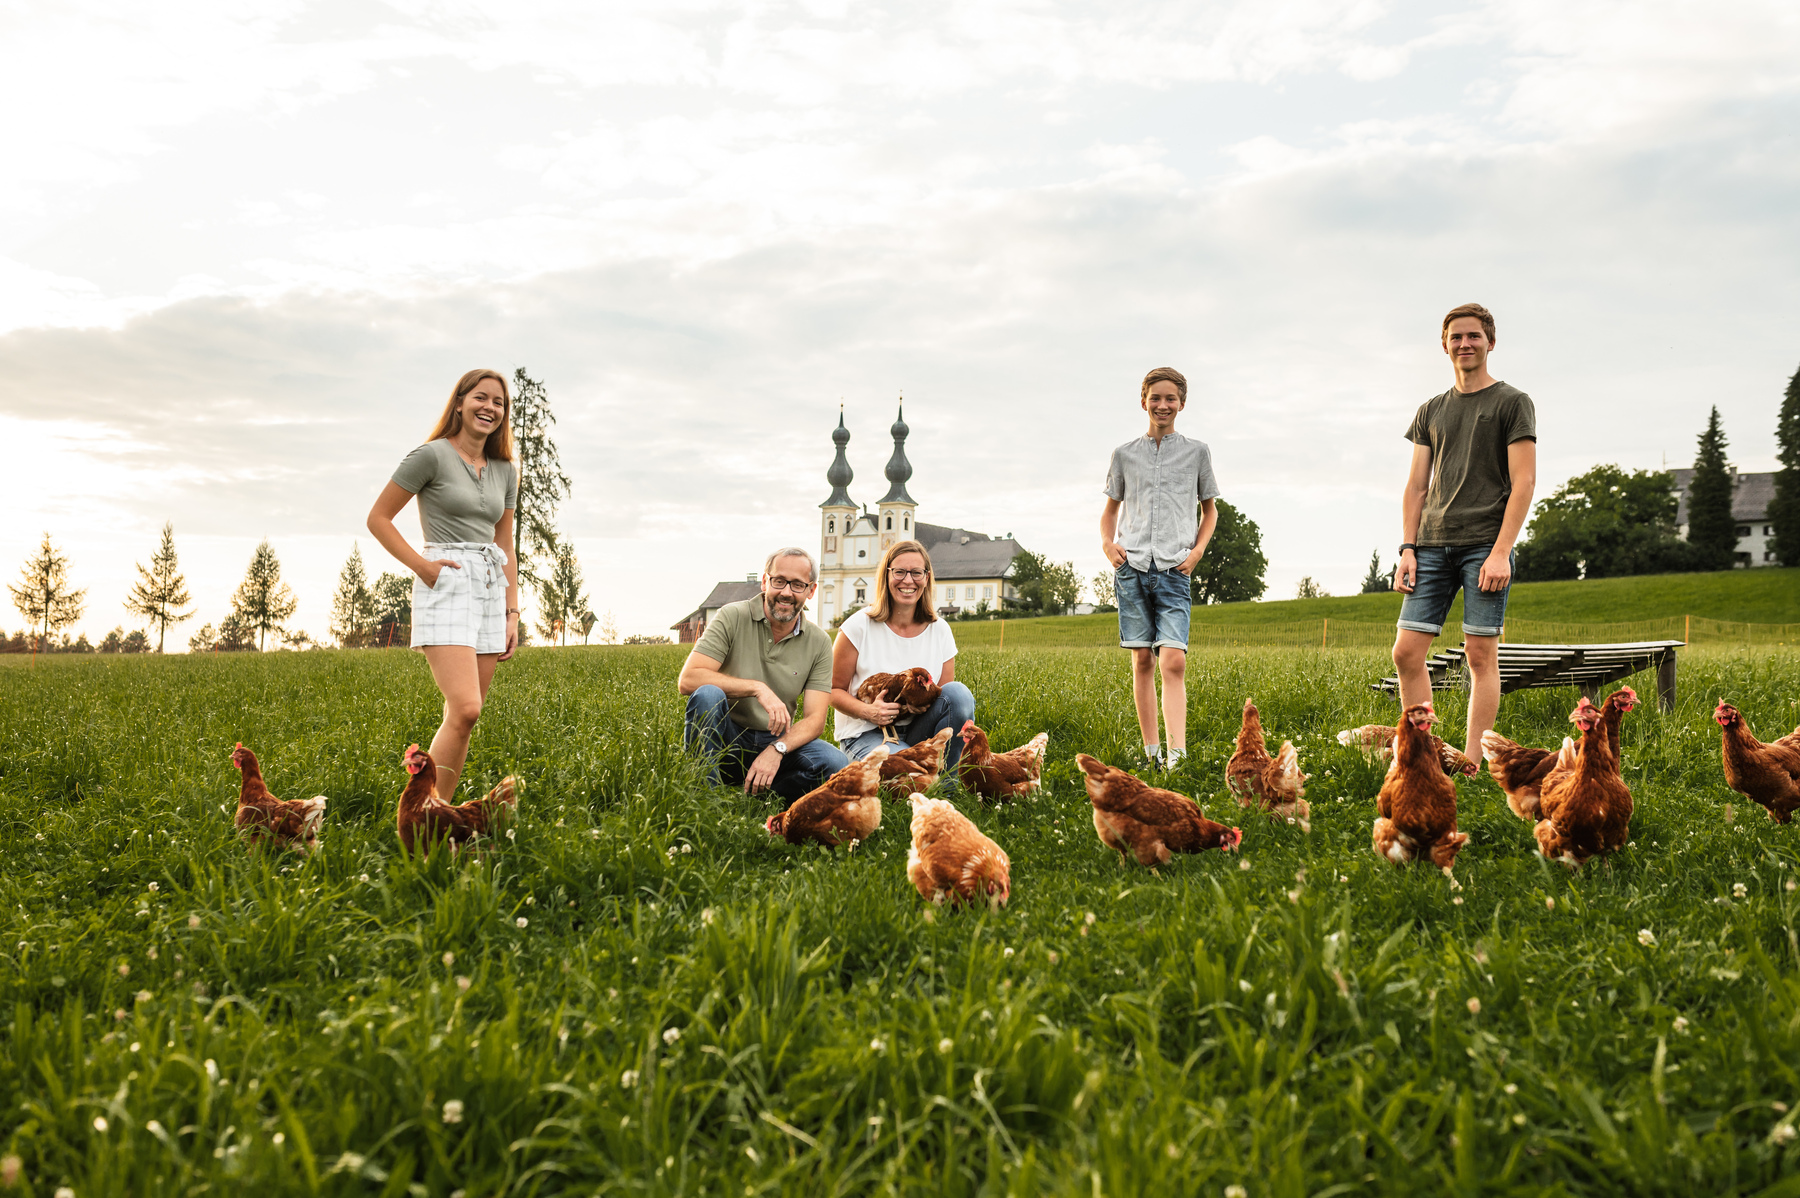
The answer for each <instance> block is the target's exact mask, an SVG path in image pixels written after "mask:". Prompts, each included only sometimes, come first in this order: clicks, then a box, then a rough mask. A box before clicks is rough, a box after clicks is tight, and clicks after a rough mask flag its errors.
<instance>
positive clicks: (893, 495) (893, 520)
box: [876, 401, 919, 549]
mask: <svg viewBox="0 0 1800 1198" xmlns="http://www.w3.org/2000/svg"><path fill="white" fill-rule="evenodd" d="M888 431H889V432H891V433H893V435H894V456H893V457H891V458H889V459H888V464H887V470H886V471H885V473H886V474H887V480H888V492H887V494H886V495H883V496H882V497H881V505H880V508H879V510H878V511H877V513H876V520H877V526H878V528H879V530H880V533H881V541H880V544H881V548H882V549H886V548H887V547H888V546H889V545H892V544H893V543H894V542H895V541H910V540H913V539H915V538H916V537H917V535H918V534H917V532H916V531H915V529H914V524H915V522H916V520H915V517H916V515H917V512H918V507H919V505H918V504H917V503H916V502H914V500H913V497H912V496H911V495H909V494H907V492H906V480H907V479H909V478H911V477H912V472H913V468H912V463H911V462H909V461H907V460H906V434H907V433H909V432H911V431H912V430H911V429H909V428H907V427H906V404H905V402H904V401H902V402H901V404H900V408H899V411H898V412H897V413H896V414H895V416H894V424H893V427H892V428H891V429H889V430H888Z"/></svg>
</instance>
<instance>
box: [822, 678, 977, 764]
mask: <svg viewBox="0 0 1800 1198" xmlns="http://www.w3.org/2000/svg"><path fill="white" fill-rule="evenodd" d="M974 718H975V696H974V695H973V694H971V693H970V691H969V688H968V687H966V686H964V685H963V684H962V683H960V682H952V683H949V684H948V685H946V686H945V687H944V690H943V693H942V694H940V695H938V697H937V702H935V703H933V704H932V705H931V706H930V707H927V708H926V709H925V710H924V711H922V712H920V713H919V714H918V715H916V716H914V717H913V718H912V723H910V724H907V725H905V726H903V727H896V728H895V729H894V735H896V736H898V737H899V738H900V741H901V744H900V745H891V746H890V747H894V748H901V747H905V748H910V747H912V746H913V745H916V744H918V743H919V742H920V741H922V740H930V739H931V738H932V737H934V736H936V735H937V734H938V733H939V732H941V731H943V730H944V729H945V728H948V729H950V743H949V744H947V745H945V746H944V773H943V777H944V779H945V783H944V785H945V786H946V787H947V788H948V789H950V790H955V789H956V788H957V786H956V763H957V762H958V761H960V760H961V759H962V751H963V743H962V737H960V736H958V735H956V734H957V733H958V732H961V731H962V726H963V724H964V723H966V722H967V721H969V720H972V719H974ZM880 747H881V729H879V728H871V729H869V730H868V731H867V732H865V733H863V734H862V735H861V736H853V737H851V738H850V739H849V740H847V741H845V742H844V752H845V753H847V754H849V756H850V760H852V761H861V760H862V759H863V758H865V757H867V756H868V755H869V754H870V753H873V752H874V751H875V750H876V749H879V748H880Z"/></svg>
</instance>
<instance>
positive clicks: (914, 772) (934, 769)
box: [881, 728, 950, 799]
mask: <svg viewBox="0 0 1800 1198" xmlns="http://www.w3.org/2000/svg"><path fill="white" fill-rule="evenodd" d="M949 743H950V729H948V728H940V729H939V730H938V734H937V735H936V736H934V737H932V738H931V739H930V740H922V741H920V742H919V743H918V744H916V745H913V746H912V747H910V748H906V749H901V750H899V751H898V752H891V753H889V754H888V757H887V760H886V761H884V762H882V763H881V792H882V793H883V794H885V795H889V796H891V797H893V798H895V799H903V798H905V797H906V796H907V795H910V794H911V793H912V792H913V791H915V790H929V789H931V786H932V784H933V783H935V782H936V781H937V780H938V775H939V774H941V773H943V772H944V748H945V746H947V745H948V744H949Z"/></svg>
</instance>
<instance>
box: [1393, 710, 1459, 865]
mask: <svg viewBox="0 0 1800 1198" xmlns="http://www.w3.org/2000/svg"><path fill="white" fill-rule="evenodd" d="M1437 718H1438V717H1437V713H1436V712H1434V711H1432V709H1431V704H1430V703H1415V704H1413V705H1412V706H1411V707H1408V708H1407V709H1406V711H1405V712H1403V713H1402V714H1401V717H1400V730H1399V734H1398V735H1397V736H1396V737H1395V738H1394V764H1393V766H1392V767H1391V768H1389V770H1388V773H1387V778H1386V779H1385V780H1384V781H1383V782H1382V784H1381V794H1380V795H1379V796H1378V797H1377V798H1376V800H1375V810H1376V811H1377V812H1378V813H1379V817H1378V818H1377V819H1376V820H1375V829H1374V831H1375V835H1374V848H1375V852H1376V854H1377V855H1379V856H1382V857H1386V858H1387V859H1388V860H1389V861H1392V862H1393V863H1394V864H1395V865H1405V864H1406V863H1407V862H1409V861H1417V860H1419V859H1420V858H1425V857H1428V858H1430V860H1431V863H1432V864H1433V865H1435V866H1437V867H1438V868H1439V869H1441V870H1443V871H1444V876H1445V877H1449V876H1450V869H1451V867H1452V866H1453V865H1455V864H1456V854H1457V853H1458V852H1460V851H1461V850H1462V847H1463V845H1465V844H1467V843H1468V840H1469V836H1468V833H1466V832H1458V831H1457V830H1456V783H1454V782H1452V781H1451V780H1450V777H1449V775H1447V774H1445V773H1444V770H1443V765H1442V763H1441V762H1440V760H1439V758H1438V754H1437V750H1435V749H1434V748H1432V745H1431V742H1432V739H1433V738H1432V735H1431V725H1432V724H1434V723H1435V722H1437Z"/></svg>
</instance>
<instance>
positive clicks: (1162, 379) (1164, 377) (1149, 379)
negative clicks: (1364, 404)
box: [1138, 309, 1486, 403]
mask: <svg viewBox="0 0 1800 1198" xmlns="http://www.w3.org/2000/svg"><path fill="white" fill-rule="evenodd" d="M1483 311H1486V309H1483ZM1157 383H1174V384H1175V389H1176V390H1177V391H1179V392H1181V402H1182V403H1186V402H1187V376H1186V375H1185V374H1182V373H1181V371H1179V370H1177V369H1175V368H1174V367H1173V366H1158V367H1157V368H1156V369H1155V370H1152V371H1151V372H1150V373H1149V374H1147V375H1145V376H1144V386H1143V388H1142V389H1141V390H1139V392H1138V398H1139V399H1142V398H1144V397H1145V396H1146V395H1148V394H1150V388H1151V387H1154V386H1155V385H1156V384H1157Z"/></svg>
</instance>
